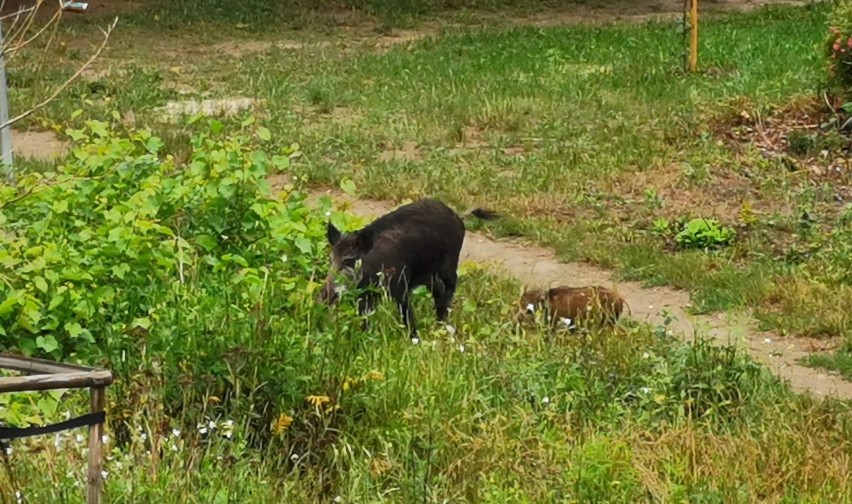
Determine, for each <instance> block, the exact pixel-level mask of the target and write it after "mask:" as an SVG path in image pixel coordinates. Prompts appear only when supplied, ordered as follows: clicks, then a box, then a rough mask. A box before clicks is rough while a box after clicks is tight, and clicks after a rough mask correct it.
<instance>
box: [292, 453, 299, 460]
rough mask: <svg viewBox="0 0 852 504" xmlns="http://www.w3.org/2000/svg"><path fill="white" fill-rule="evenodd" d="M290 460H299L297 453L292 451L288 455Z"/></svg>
mask: <svg viewBox="0 0 852 504" xmlns="http://www.w3.org/2000/svg"><path fill="white" fill-rule="evenodd" d="M290 460H292V461H293V462H295V461H297V460H299V456H298V455H297V454H295V453H294V454H292V455H290Z"/></svg>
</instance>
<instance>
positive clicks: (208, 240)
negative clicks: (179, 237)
mask: <svg viewBox="0 0 852 504" xmlns="http://www.w3.org/2000/svg"><path fill="white" fill-rule="evenodd" d="M195 241H196V242H197V243H198V244H199V245H201V247H202V248H203V249H204V250H205V251H206V252H210V251H211V250H213V249H215V248H216V247H217V246H218V245H219V243H218V242H217V241H216V238H213V237H212V236H210V235H198V236H197V237H196V238H195Z"/></svg>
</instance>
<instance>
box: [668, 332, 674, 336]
mask: <svg viewBox="0 0 852 504" xmlns="http://www.w3.org/2000/svg"><path fill="white" fill-rule="evenodd" d="M666 336H674V333H673V332H671V331H666Z"/></svg>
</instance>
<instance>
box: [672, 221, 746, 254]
mask: <svg viewBox="0 0 852 504" xmlns="http://www.w3.org/2000/svg"><path fill="white" fill-rule="evenodd" d="M735 237H736V231H734V230H733V229H732V228H729V227H727V226H723V225H721V224H720V223H719V221H717V220H715V219H704V218H697V219H692V220H691V221H689V222H687V223H686V224H685V225H684V227H683V230H681V231H680V232H679V233H678V234H677V235H676V236H675V241H676V242H677V244H678V245H679V246H680V247H681V248H684V249H691V248H699V249H714V248H719V247H724V246H727V245H730V244H731V243H732V242H733V241H734V238H735Z"/></svg>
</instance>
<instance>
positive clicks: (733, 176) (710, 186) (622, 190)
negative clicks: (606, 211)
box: [614, 165, 791, 225]
mask: <svg viewBox="0 0 852 504" xmlns="http://www.w3.org/2000/svg"><path fill="white" fill-rule="evenodd" d="M614 186H615V190H616V193H617V194H618V195H619V196H620V197H621V198H623V200H624V201H625V202H627V204H626V205H624V206H621V207H619V208H617V209H616V212H617V213H621V214H624V213H627V214H633V215H635V211H636V210H637V207H644V205H645V198H646V195H648V194H654V195H656V197H657V198H659V200H660V204H661V205H662V206H661V207H660V208H658V209H655V210H654V215H655V216H658V217H665V218H668V219H678V218H693V217H699V216H702V217H714V218H716V219H718V220H719V221H720V222H722V223H724V224H728V225H737V224H739V223H740V220H741V219H740V216H741V213H742V211H743V208H744V205H746V206H748V207H749V208H750V209H751V211H752V212H754V213H755V214H757V215H773V214H777V213H786V212H788V211H791V209H790V208H787V206H788V205H786V204H785V203H784V202H782V201H777V200H772V199H768V198H765V197H764V196H763V195H762V194H761V192H760V186H759V184H758V183H757V182H756V181H755V180H754V179H753V178H750V177H747V176H745V175H743V174H742V173H739V172H737V171H735V170H733V169H730V168H728V167H713V168H711V169H710V173H709V175H708V177H707V179H706V180H705V181H704V182H703V183H700V184H695V183H692V182H690V181H688V180H687V178H686V176H685V175H684V170H683V167H682V166H679V165H669V166H666V167H663V168H659V169H653V170H646V171H641V172H629V173H624V174H622V175H621V176H619V177H618V179H617V181H616V182H615V184H614Z"/></svg>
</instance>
